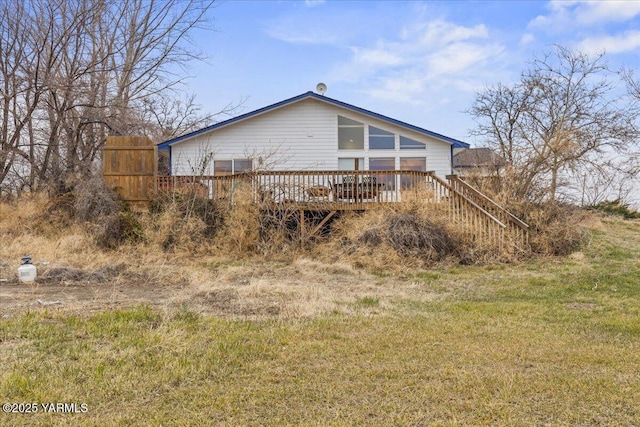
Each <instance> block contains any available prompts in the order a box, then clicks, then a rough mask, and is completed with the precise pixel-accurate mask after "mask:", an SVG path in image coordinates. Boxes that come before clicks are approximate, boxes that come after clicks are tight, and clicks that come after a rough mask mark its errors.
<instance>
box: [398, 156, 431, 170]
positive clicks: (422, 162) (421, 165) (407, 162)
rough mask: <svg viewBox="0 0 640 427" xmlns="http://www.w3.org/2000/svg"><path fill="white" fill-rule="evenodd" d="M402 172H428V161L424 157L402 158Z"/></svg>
mask: <svg viewBox="0 0 640 427" xmlns="http://www.w3.org/2000/svg"><path fill="white" fill-rule="evenodd" d="M400 170H403V171H426V170H427V159H425V158H424V157H400Z"/></svg>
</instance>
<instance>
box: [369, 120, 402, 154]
mask: <svg viewBox="0 0 640 427" xmlns="http://www.w3.org/2000/svg"><path fill="white" fill-rule="evenodd" d="M394 148H396V136H395V135H394V134H393V133H391V132H387V131H386V130H382V129H378V128H376V127H373V126H369V150H393V149H394Z"/></svg>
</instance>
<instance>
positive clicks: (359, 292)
mask: <svg viewBox="0 0 640 427" xmlns="http://www.w3.org/2000/svg"><path fill="white" fill-rule="evenodd" d="M43 203H44V204H45V205H46V203H47V202H46V201H43V200H42V199H34V200H24V201H21V202H20V204H19V205H11V206H8V205H5V204H0V239H1V240H2V242H3V244H2V245H1V246H0V278H8V279H9V282H7V283H0V301H2V303H1V304H0V363H1V365H2V366H3V370H2V372H0V400H2V401H3V402H7V401H8V402H36V403H43V402H77V403H87V404H88V409H89V411H88V412H87V413H86V414H43V413H40V414H36V415H19V414H0V425H43V426H44V425H47V426H49V425H70V424H73V425H160V424H162V425H203V426H204V425H300V424H302V425H505V426H506V425H620V426H632V425H636V424H637V420H638V419H640V411H639V409H638V406H637V402H638V401H640V378H639V377H638V366H640V344H639V343H640V327H639V326H638V325H640V308H639V307H640V261H639V259H638V256H637V255H638V253H640V222H638V221H622V220H617V219H611V218H604V219H598V217H595V216H591V217H590V222H589V223H587V225H588V227H589V234H590V239H589V240H588V244H587V245H585V246H583V247H582V249H581V251H580V252H574V253H573V254H572V255H571V256H569V257H564V258H559V257H544V258H534V259H528V260H523V261H521V262H519V263H515V264H497V263H496V264H485V265H470V266H468V265H467V266H465V265H460V264H459V263H452V262H446V261H445V262H441V263H438V264H436V265H435V266H432V267H429V268H417V267H416V266H414V267H411V264H410V262H411V261H409V263H408V264H400V265H401V267H397V266H395V265H392V263H393V262H394V260H396V261H397V260H398V259H396V258H394V257H396V256H400V255H398V254H397V253H396V252H395V249H394V248H393V247H392V246H391V244H390V243H388V242H387V243H386V245H388V246H387V248H386V249H385V250H380V248H384V246H383V245H382V244H381V245H380V246H377V247H376V249H377V250H379V251H380V253H379V254H376V252H375V251H371V252H364V253H358V252H357V251H358V250H362V249H361V248H360V247H356V252H354V253H352V254H350V256H340V254H339V253H338V252H337V250H335V251H332V250H328V251H326V252H322V254H321V255H322V256H320V255H318V254H315V253H313V252H308V253H306V254H302V255H300V256H298V257H295V258H293V257H292V258H289V259H285V258H281V259H280V260H279V261H272V260H271V259H270V258H268V257H267V256H262V255H260V249H259V248H258V250H257V251H256V252H257V253H256V254H254V255H253V256H245V257H242V258H238V257H237V256H235V255H234V254H233V253H231V250H232V249H233V248H232V247H227V248H225V249H224V250H226V251H229V252H230V254H229V255H228V256H223V255H222V254H221V253H220V252H218V251H219V248H217V247H216V246H214V245H211V246H209V247H208V248H209V250H203V249H202V248H200V249H198V252H196V255H195V256H194V252H191V250H190V249H189V248H188V245H187V247H181V246H176V247H175V248H174V250H173V251H170V252H166V251H164V250H163V249H162V247H161V244H160V242H161V240H160V239H158V240H157V241H156V242H155V243H154V242H151V241H149V242H147V243H145V244H142V243H138V244H131V245H123V246H120V247H119V248H118V249H117V250H104V249H100V248H99V247H97V246H96V244H95V241H94V239H93V238H92V237H93V236H91V235H90V234H88V233H87V231H86V229H85V228H83V227H82V226H80V225H77V224H70V225H69V226H68V227H65V228H60V227H56V225H55V224H54V223H51V222H47V221H41V222H38V221H40V220H41V219H42V216H41V212H42V211H43V209H42V206H43ZM241 214H242V211H241V210H238V218H241ZM380 215H382V214H380ZM348 221H349V220H348ZM348 221H347V222H345V223H344V225H343V226H345V227H346V229H345V233H346V232H350V233H353V234H347V237H348V238H349V239H354V240H355V239H357V238H358V235H359V234H358V233H357V232H356V231H357V230H354V225H351V226H349V222H348ZM354 221H355V219H354ZM375 221H376V219H375V218H374V223H375V224H384V221H385V217H384V216H381V217H380V219H379V221H380V222H379V223H378V222H375ZM232 231H238V235H237V237H236V239H238V240H236V242H239V243H238V244H240V245H242V244H244V243H242V242H245V240H243V238H244V237H243V236H246V234H244V233H243V232H242V230H241V229H240V230H235V229H227V230H224V231H221V233H231V232H232ZM360 232H361V230H360ZM221 235H222V234H221ZM230 240H231V239H230ZM247 241H252V239H251V238H250V239H248V240H247ZM334 244H338V245H340V244H341V243H340V242H339V241H338V242H334V241H332V242H328V243H327V245H328V247H330V245H334ZM345 246H347V245H345ZM363 246H364V245H363ZM368 250H369V249H367V251H368ZM24 253H31V254H32V255H33V256H34V260H35V261H36V262H37V263H38V262H40V261H43V260H47V261H49V262H50V264H49V265H46V266H43V265H40V264H38V267H39V270H40V272H41V273H42V280H39V281H38V283H36V284H34V285H31V286H27V285H19V284H17V283H16V282H15V279H14V276H13V272H14V271H15V268H17V265H18V262H19V257H20V256H21V255H23V254H24ZM376 256H379V258H376ZM367 257H373V258H374V261H372V260H369V259H367ZM358 262H361V263H362V265H367V266H368V268H366V269H363V268H359V267H358V266H357V265H358ZM37 300H41V301H42V302H52V301H60V302H62V304H59V305H44V304H34V302H35V301H37Z"/></svg>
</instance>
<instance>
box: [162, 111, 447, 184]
mask: <svg viewBox="0 0 640 427" xmlns="http://www.w3.org/2000/svg"><path fill="white" fill-rule="evenodd" d="M338 115H342V116H344V117H348V118H350V119H353V120H357V121H359V122H362V123H364V124H365V125H372V126H375V127H378V128H380V129H384V130H387V131H389V132H393V133H395V134H396V147H397V139H398V135H403V136H406V137H409V138H412V139H415V140H417V141H420V142H423V143H425V144H426V150H398V149H396V150H371V151H370V150H368V149H367V148H368V127H367V126H365V150H364V151H363V150H338V119H337V117H338ZM450 153H451V146H450V145H449V144H448V143H446V142H443V141H439V140H437V139H434V138H430V137H428V136H425V135H423V134H420V133H418V132H413V131H410V130H407V129H405V128H403V127H401V126H396V125H393V124H390V123H388V122H386V121H383V120H377V119H374V118H372V117H370V116H367V115H364V114H359V113H356V112H353V111H351V110H347V109H343V108H340V107H338V106H335V105H331V104H327V103H325V102H322V101H319V100H315V99H305V100H302V101H298V102H295V103H293V104H289V105H286V106H284V107H281V108H278V109H274V110H270V111H267V112H265V113H263V114H261V115H257V116H253V117H250V118H248V119H246V120H242V121H239V122H236V123H232V124H230V125H229V126H226V127H222V128H218V129H214V130H212V131H210V132H208V133H206V134H202V135H198V136H196V137H193V138H192V139H188V140H185V141H182V142H179V143H177V144H175V145H174V146H172V147H171V170H172V174H173V175H194V174H200V173H204V174H212V173H213V169H212V165H213V161H212V160H213V159H215V160H231V159H240V158H252V159H253V164H254V167H260V166H259V163H260V160H262V162H263V163H264V166H263V167H264V168H266V169H271V170H336V169H338V157H364V158H365V167H368V163H369V162H368V159H369V158H370V157H394V158H396V167H398V165H399V157H426V158H427V170H435V171H436V172H437V173H438V174H439V175H442V176H444V175H446V174H448V173H450V172H451V166H450V165H451V159H450V155H451V154H450ZM207 159H209V160H211V161H209V162H207V161H206V160H207ZM203 163H207V167H206V168H205V169H204V170H202V169H201V166H202V164H203Z"/></svg>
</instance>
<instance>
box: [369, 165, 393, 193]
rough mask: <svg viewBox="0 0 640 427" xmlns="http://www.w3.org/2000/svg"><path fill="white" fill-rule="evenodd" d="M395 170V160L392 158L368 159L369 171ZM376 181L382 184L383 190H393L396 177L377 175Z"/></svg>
mask: <svg viewBox="0 0 640 427" xmlns="http://www.w3.org/2000/svg"><path fill="white" fill-rule="evenodd" d="M395 168H396V159H395V158H394V157H386V158H370V159H369V170H372V171H392V170H394V169H395ZM376 176H377V180H378V183H379V184H384V187H385V189H387V190H393V189H394V188H395V180H396V175H395V174H394V173H392V174H389V175H387V174H385V175H377V174H376Z"/></svg>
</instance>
